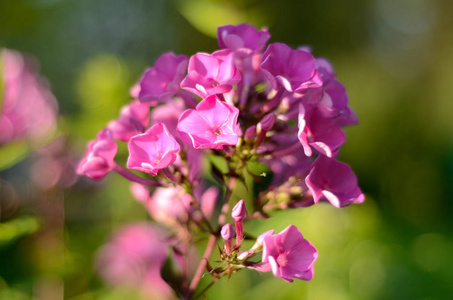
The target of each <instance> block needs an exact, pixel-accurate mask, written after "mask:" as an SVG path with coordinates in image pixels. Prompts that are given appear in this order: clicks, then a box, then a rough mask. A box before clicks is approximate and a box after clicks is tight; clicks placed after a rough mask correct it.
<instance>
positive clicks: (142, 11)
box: [0, 0, 453, 300]
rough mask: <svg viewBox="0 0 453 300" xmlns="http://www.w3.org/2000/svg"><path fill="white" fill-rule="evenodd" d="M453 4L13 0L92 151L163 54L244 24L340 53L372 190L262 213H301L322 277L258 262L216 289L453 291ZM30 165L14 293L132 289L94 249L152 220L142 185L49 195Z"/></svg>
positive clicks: (361, 163) (298, 294)
mask: <svg viewBox="0 0 453 300" xmlns="http://www.w3.org/2000/svg"><path fill="white" fill-rule="evenodd" d="M452 11H453V2H451V1H447V0H444V1H441V0H437V1H436V0H368V1H363V0H347V1H334V0H329V1H327V0H326V1H297V0H280V1H274V0H266V1H258V0H234V1H221V0H216V1H214V0H179V1H177V0H173V1H168V0H153V1H146V0H116V1H107V0H77V1H74V0H73V1H71V0H0V47H7V48H12V49H16V50H19V51H22V52H26V53H29V54H32V55H34V56H36V57H37V58H38V60H39V61H40V63H41V73H42V74H43V75H44V76H45V77H47V78H48V79H49V81H50V82H51V85H52V90H53V92H54V94H55V96H56V98H57V99H58V102H59V105H60V114H61V117H60V122H59V127H60V132H59V133H60V135H66V136H68V138H67V139H66V141H65V143H66V144H67V145H68V147H70V148H71V149H76V150H72V152H70V153H69V154H70V155H72V156H73V157H74V159H77V158H80V157H81V156H82V155H83V152H84V149H85V144H86V142H87V140H89V139H93V138H94V136H95V134H96V133H97V132H98V131H99V130H100V129H102V128H103V127H104V126H105V124H106V123H107V122H108V121H109V120H110V119H113V118H116V117H117V115H118V110H119V108H120V107H121V106H122V105H124V104H126V103H127V102H128V101H129V100H130V97H129V88H130V87H131V86H132V84H133V83H134V82H135V81H136V80H138V78H139V76H140V74H141V73H142V72H143V70H144V69H145V68H146V67H147V66H150V65H152V64H153V62H154V61H155V60H156V58H157V57H159V55H160V54H162V53H163V52H166V51H173V52H175V53H177V54H186V55H189V56H190V55H192V54H194V53H195V52H197V51H203V52H212V51H215V50H216V49H217V48H218V46H217V41H216V38H215V35H216V28H217V27H218V26H220V25H225V24H238V23H241V22H249V23H252V24H254V25H256V26H258V27H261V26H267V27H268V28H269V31H270V33H271V36H272V37H271V42H283V43H287V44H289V45H290V46H292V47H298V46H301V45H310V46H311V47H312V49H313V53H314V55H315V56H324V57H327V58H328V59H329V60H330V61H331V62H332V63H333V65H334V67H335V71H336V73H337V77H338V80H339V81H340V82H341V83H342V84H344V85H345V86H346V89H347V92H348V95H349V101H350V106H351V107H352V108H353V109H354V110H355V112H356V113H357V115H358V117H359V122H360V124H359V125H358V126H355V127H351V128H347V129H346V135H347V142H346V144H345V145H344V146H343V147H342V149H341V151H340V159H341V160H342V161H345V162H347V163H348V164H350V165H351V166H352V168H353V170H354V171H355V172H356V174H357V176H358V178H359V183H360V186H361V188H362V190H363V191H364V192H365V194H366V196H367V200H366V202H365V203H364V204H362V205H353V206H351V207H348V208H345V209H336V208H334V207H333V206H329V205H327V204H319V205H315V206H312V207H309V208H306V209H297V210H292V211H287V212H279V213H275V215H274V217H273V218H271V219H269V220H266V221H264V222H253V223H250V224H247V225H246V231H248V232H252V233H254V234H258V233H260V232H262V231H263V230H267V229H271V228H275V229H276V230H277V231H280V230H281V229H283V228H285V227H286V226H287V225H288V220H289V219H291V222H292V223H294V224H295V225H297V226H298V227H299V228H300V229H301V231H302V233H303V234H304V236H305V237H306V238H307V239H308V240H310V241H312V242H313V244H314V245H316V247H317V248H318V251H319V259H318V261H317V262H316V264H315V276H314V279H313V280H312V281H310V282H302V281H298V282H295V283H293V284H288V283H285V282H283V281H281V280H279V279H276V278H273V276H272V274H258V273H256V272H252V271H243V272H240V273H239V274H237V275H235V276H233V277H232V278H231V279H230V280H229V281H228V280H227V279H222V280H221V281H220V282H219V283H218V284H217V285H215V286H214V287H213V288H212V289H211V290H210V291H209V292H208V296H209V298H210V299H233V297H234V298H235V299H395V298H399V299H448V298H449V297H451V295H453V284H452V282H453V258H452V253H453V230H452V229H453V227H452V225H453V121H452V120H453V117H452V116H453V100H452V99H453V97H452V96H451V89H452V87H453V38H452V37H453V21H452V20H453V19H452V18H451V12H452ZM0 155H1V154H0ZM122 155H123V156H124V155H125V152H124V151H123V152H122ZM29 163H30V158H27V159H25V160H22V161H21V162H20V163H18V164H16V165H15V166H13V167H11V168H5V169H3V170H0V179H1V180H2V181H1V182H2V184H1V185H0V191H1V193H0V197H3V198H2V199H3V200H2V199H0V204H1V206H0V207H1V208H2V209H1V210H0V214H1V215H0V299H1V300H10V299H13V300H14V299H46V300H47V299H62V298H63V297H64V299H72V300H85V299H87V300H88V299H126V296H125V294H124V293H126V292H125V291H122V290H117V289H111V288H108V287H105V286H103V285H102V283H101V281H100V279H99V278H98V276H97V275H96V274H95V272H94V268H93V256H94V254H95V252H96V250H97V249H98V248H99V247H100V246H101V245H102V243H103V242H104V241H105V240H106V239H107V237H108V236H109V235H110V233H111V232H112V231H113V230H114V229H115V228H117V227H118V226H120V225H121V224H124V223H126V222H128V221H137V220H144V219H146V218H147V216H146V212H145V211H144V209H143V208H142V207H141V206H140V205H139V204H138V203H137V202H136V201H135V200H133V198H132V196H131V194H130V192H129V186H128V184H127V182H125V181H124V180H122V179H121V178H119V176H117V175H115V174H113V175H110V176H108V178H107V179H105V180H103V181H102V182H100V183H93V182H91V181H88V180H82V181H80V182H79V183H78V184H77V185H76V187H73V188H69V189H67V190H65V191H64V192H62V191H61V190H58V189H56V190H50V191H45V192H43V191H35V190H33V189H31V188H30V189H28V187H29V185H27V182H28V181H30V179H29V176H28V169H29ZM18 187H20V191H19V192H17V191H15V192H14V191H13V190H15V189H17V188H18ZM13 194H14V196H11V195H13ZM5 195H9V196H8V197H9V198H8V201H9V202H8V203H6V200H5V199H6V198H5V197H6V196H5ZM11 199H13V200H11ZM11 201H13V203H11Z"/></svg>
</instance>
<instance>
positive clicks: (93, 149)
mask: <svg viewBox="0 0 453 300" xmlns="http://www.w3.org/2000/svg"><path fill="white" fill-rule="evenodd" d="M117 149H118V146H117V145H116V143H115V140H114V139H113V134H112V131H111V130H110V129H103V130H102V131H101V132H99V133H98V135H97V139H96V140H94V141H91V142H90V143H89V144H88V149H87V152H86V154H85V156H84V157H83V158H82V160H81V161H80V162H79V165H78V167H77V174H79V175H84V176H87V177H90V178H92V179H102V178H103V177H104V176H105V175H107V173H108V172H110V171H111V170H112V169H113V167H114V166H115V162H114V160H113V159H114V158H115V155H116V151H117Z"/></svg>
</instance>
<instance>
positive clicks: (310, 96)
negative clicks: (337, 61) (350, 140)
mask: <svg viewBox="0 0 453 300" xmlns="http://www.w3.org/2000/svg"><path fill="white" fill-rule="evenodd" d="M316 69H317V70H318V72H319V74H320V75H321V77H322V81H323V84H322V87H319V88H312V89H310V92H309V93H307V94H306V95H305V96H304V101H306V102H309V103H311V104H313V105H316V106H317V107H318V108H319V110H320V112H321V113H322V114H323V115H324V116H325V117H329V118H332V122H333V123H334V124H335V125H337V126H344V125H353V124H357V117H356V115H355V114H354V112H353V111H352V110H351V109H350V108H349V107H348V96H347V94H346V89H345V88H344V86H343V85H342V84H341V83H339V82H338V81H337V80H336V79H335V74H334V72H333V68H332V66H331V65H330V63H329V62H328V61H327V60H325V59H323V58H318V59H316Z"/></svg>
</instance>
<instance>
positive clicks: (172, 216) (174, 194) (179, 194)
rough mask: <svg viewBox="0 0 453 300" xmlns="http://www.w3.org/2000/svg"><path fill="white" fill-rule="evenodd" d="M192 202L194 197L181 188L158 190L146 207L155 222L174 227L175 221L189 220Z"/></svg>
mask: <svg viewBox="0 0 453 300" xmlns="http://www.w3.org/2000/svg"><path fill="white" fill-rule="evenodd" d="M191 201H192V197H191V196H190V195H189V194H187V193H186V192H185V191H184V189H183V188H182V187H181V186H175V187H167V188H157V189H156V190H155V191H154V193H153V194H152V196H151V197H149V198H148V200H147V203H146V207H147V209H148V212H149V214H150V215H151V217H152V218H153V219H154V220H156V221H158V222H161V223H164V224H168V225H170V226H172V225H174V224H175V220H184V219H187V214H188V213H189V212H190V211H191V208H190V202H191Z"/></svg>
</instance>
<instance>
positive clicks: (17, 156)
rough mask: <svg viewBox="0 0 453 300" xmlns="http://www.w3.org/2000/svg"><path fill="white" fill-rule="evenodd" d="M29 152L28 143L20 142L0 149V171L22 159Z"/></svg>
mask: <svg viewBox="0 0 453 300" xmlns="http://www.w3.org/2000/svg"><path fill="white" fill-rule="evenodd" d="M29 152H30V148H29V146H28V142H27V141H26V140H21V141H17V142H13V143H10V144H7V145H4V146H1V147H0V171H1V170H3V169H7V168H9V167H11V166H12V165H14V164H16V163H18V162H19V161H21V160H22V159H24V158H25V157H26V156H27V154H28V153H29Z"/></svg>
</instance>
